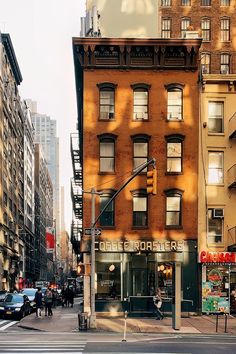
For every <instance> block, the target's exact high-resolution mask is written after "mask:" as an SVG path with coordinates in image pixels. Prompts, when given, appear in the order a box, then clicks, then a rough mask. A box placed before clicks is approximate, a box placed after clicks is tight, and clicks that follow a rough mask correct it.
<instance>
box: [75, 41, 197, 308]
mask: <svg viewBox="0 0 236 354" xmlns="http://www.w3.org/2000/svg"><path fill="white" fill-rule="evenodd" d="M200 44H201V40H199V39H192V40H190V39H181V40H179V39H173V40H169V39H168V40H166V39H112V38H109V39H108V38H107V39H106V38H74V39H73V49H74V63H75V75H76V85H77V102H78V127H79V143H80V146H79V147H80V155H81V162H82V172H83V190H84V191H90V190H91V188H93V187H94V188H95V189H96V191H97V192H98V193H99V194H98V195H97V196H96V216H98V215H99V213H100V211H101V210H102V208H103V207H104V205H105V204H106V202H107V201H108V200H109V198H111V196H112V195H113V194H114V193H115V192H116V191H117V190H118V189H119V188H120V187H121V186H122V185H123V184H124V183H125V182H126V181H127V179H128V178H129V177H130V176H131V175H132V173H133V170H134V169H135V168H136V167H137V166H139V165H141V164H142V163H144V162H146V161H147V160H148V158H149V157H153V158H155V159H156V168H157V194H156V195H147V193H146V171H144V172H143V173H141V174H139V175H138V176H137V177H135V178H134V179H133V180H132V181H131V182H130V183H129V184H128V185H127V186H126V187H125V188H124V189H123V190H122V191H121V192H120V194H119V195H118V196H117V197H116V199H115V200H114V201H113V202H112V203H111V204H110V206H109V207H108V208H107V209H106V211H105V212H104V213H103V214H102V216H101V217H100V220H99V222H98V224H97V227H99V228H101V229H102V234H101V236H98V237H97V238H96V242H95V253H96V265H95V269H96V311H106V312H107V311H112V309H113V310H114V311H122V310H124V309H127V310H128V311H131V312H146V313H148V312H151V311H152V305H153V301H152V296H153V294H154V291H155V289H156V288H157V287H160V288H161V290H162V294H163V298H164V308H165V309H166V310H168V309H170V306H171V302H170V299H171V298H172V294H173V292H174V287H175V282H174V276H173V275H174V267H175V266H176V264H177V263H178V264H180V265H181V269H182V271H181V273H182V277H181V279H182V280H181V290H182V291H181V293H182V310H183V311H184V310H186V309H188V310H192V311H195V310H196V309H197V307H198V296H197V293H198V289H197V232H198V229H197V224H198V127H199V123H198V121H199V108H198V107H199V93H198V92H199V90H198V71H197V59H198V50H199V47H200ZM90 226H91V195H90V194H87V193H84V194H83V229H84V228H89V227H90ZM81 252H83V256H84V258H83V262H84V263H89V262H90V238H89V236H85V235H83V237H82V240H81ZM89 278H90V277H89V275H88V274H87V275H85V279H84V291H85V296H84V299H85V303H84V310H85V311H89V302H90V299H89V294H90V288H89ZM192 301H193V303H192ZM189 306H190V307H189Z"/></svg>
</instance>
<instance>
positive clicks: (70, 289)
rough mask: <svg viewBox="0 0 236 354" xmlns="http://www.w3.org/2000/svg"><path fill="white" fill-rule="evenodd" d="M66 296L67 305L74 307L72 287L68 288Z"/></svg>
mask: <svg viewBox="0 0 236 354" xmlns="http://www.w3.org/2000/svg"><path fill="white" fill-rule="evenodd" d="M68 295H69V296H68V300H69V304H70V306H71V307H73V305H74V291H73V287H72V286H70V287H69V293H68ZM69 304H68V306H69Z"/></svg>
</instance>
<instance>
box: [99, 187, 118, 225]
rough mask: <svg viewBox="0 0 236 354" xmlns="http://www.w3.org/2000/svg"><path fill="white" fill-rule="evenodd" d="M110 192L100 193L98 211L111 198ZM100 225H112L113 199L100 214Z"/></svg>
mask: <svg viewBox="0 0 236 354" xmlns="http://www.w3.org/2000/svg"><path fill="white" fill-rule="evenodd" d="M111 197H112V194H108V193H104V194H103V195H100V212H101V211H102V210H103V208H104V207H105V205H106V204H107V203H108V201H109V200H110V199H111ZM99 220H100V225H101V226H114V200H113V201H112V202H111V203H110V204H109V205H108V207H107V208H106V210H105V211H104V212H103V213H102V215H101V216H100V219H99Z"/></svg>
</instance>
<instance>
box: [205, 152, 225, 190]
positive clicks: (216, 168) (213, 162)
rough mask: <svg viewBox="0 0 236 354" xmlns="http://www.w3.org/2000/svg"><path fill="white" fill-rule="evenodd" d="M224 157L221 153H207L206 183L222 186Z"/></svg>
mask: <svg viewBox="0 0 236 354" xmlns="http://www.w3.org/2000/svg"><path fill="white" fill-rule="evenodd" d="M223 163H224V155H223V152H219V151H210V152H209V153H208V183H209V184H222V183H223V182H224V170H223Z"/></svg>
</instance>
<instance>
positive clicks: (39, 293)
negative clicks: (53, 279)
mask: <svg viewBox="0 0 236 354" xmlns="http://www.w3.org/2000/svg"><path fill="white" fill-rule="evenodd" d="M42 299H43V294H42V291H41V288H38V290H37V291H36V293H35V297H34V302H35V304H36V316H37V317H41V308H42V303H43V302H42Z"/></svg>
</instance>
